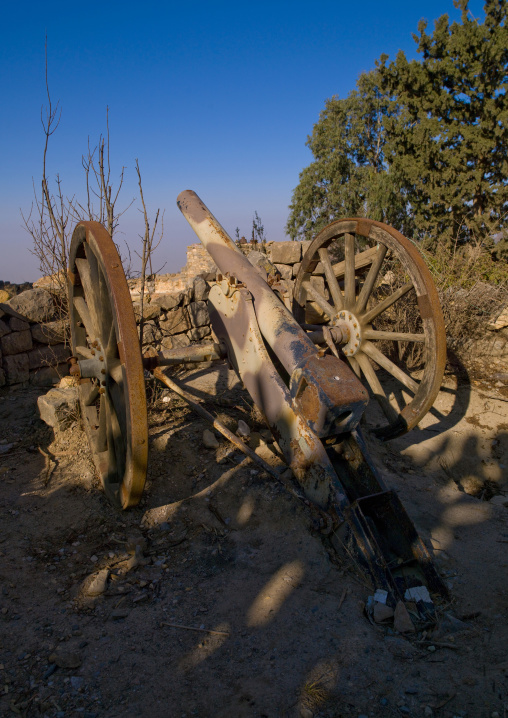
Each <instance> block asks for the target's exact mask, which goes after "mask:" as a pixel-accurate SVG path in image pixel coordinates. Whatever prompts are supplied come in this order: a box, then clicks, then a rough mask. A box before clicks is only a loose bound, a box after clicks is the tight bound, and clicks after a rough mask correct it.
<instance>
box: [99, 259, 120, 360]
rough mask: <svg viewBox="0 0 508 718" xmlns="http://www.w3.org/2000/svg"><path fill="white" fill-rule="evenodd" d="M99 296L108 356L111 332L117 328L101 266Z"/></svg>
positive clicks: (103, 336) (104, 341)
mask: <svg viewBox="0 0 508 718" xmlns="http://www.w3.org/2000/svg"><path fill="white" fill-rule="evenodd" d="M99 296H100V300H101V317H102V341H103V343H104V346H105V350H106V356H110V355H109V354H108V349H109V346H110V341H109V340H110V338H111V333H112V332H113V333H114V332H115V328H114V321H113V313H112V310H111V299H110V296H109V292H108V287H107V284H106V280H105V278H104V275H103V273H102V270H101V269H100V268H99ZM115 345H116V340H115ZM115 349H116V346H115Z"/></svg>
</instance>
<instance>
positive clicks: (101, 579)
mask: <svg viewBox="0 0 508 718" xmlns="http://www.w3.org/2000/svg"><path fill="white" fill-rule="evenodd" d="M108 578H109V569H108V568H103V569H102V570H101V571H98V572H97V573H92V574H91V575H90V576H88V577H87V578H85V580H84V581H83V583H82V589H83V592H84V593H86V595H87V596H100V595H101V594H103V593H104V592H105V590H106V588H107V585H108Z"/></svg>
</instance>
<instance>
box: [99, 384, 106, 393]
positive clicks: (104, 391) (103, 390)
mask: <svg viewBox="0 0 508 718" xmlns="http://www.w3.org/2000/svg"><path fill="white" fill-rule="evenodd" d="M105 393H106V389H103V388H102V386H101V388H100V389H99V394H105Z"/></svg>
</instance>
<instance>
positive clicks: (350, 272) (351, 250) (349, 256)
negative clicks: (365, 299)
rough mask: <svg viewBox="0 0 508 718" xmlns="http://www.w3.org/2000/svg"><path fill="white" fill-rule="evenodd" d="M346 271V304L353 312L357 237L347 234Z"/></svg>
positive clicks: (345, 247)
mask: <svg viewBox="0 0 508 718" xmlns="http://www.w3.org/2000/svg"><path fill="white" fill-rule="evenodd" d="M344 252H345V259H344V261H345V263H346V269H345V274H344V304H345V305H346V307H347V308H348V309H349V310H351V309H352V308H353V306H354V303H355V288H356V283H355V237H354V234H349V233H348V234H346V241H345V245H344Z"/></svg>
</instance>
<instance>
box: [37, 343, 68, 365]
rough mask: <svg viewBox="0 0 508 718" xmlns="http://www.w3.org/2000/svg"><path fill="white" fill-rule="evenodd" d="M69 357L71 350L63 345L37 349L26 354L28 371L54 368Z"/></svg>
mask: <svg viewBox="0 0 508 718" xmlns="http://www.w3.org/2000/svg"><path fill="white" fill-rule="evenodd" d="M70 355H71V350H70V348H69V347H68V346H66V345H65V344H54V345H53V346H50V347H37V348H36V349H32V351H31V352H29V354H28V358H29V361H30V369H38V368H39V367H41V366H49V367H51V366H56V365H57V364H63V362H64V361H65V360H66V359H67V357H69V356H70Z"/></svg>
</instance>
